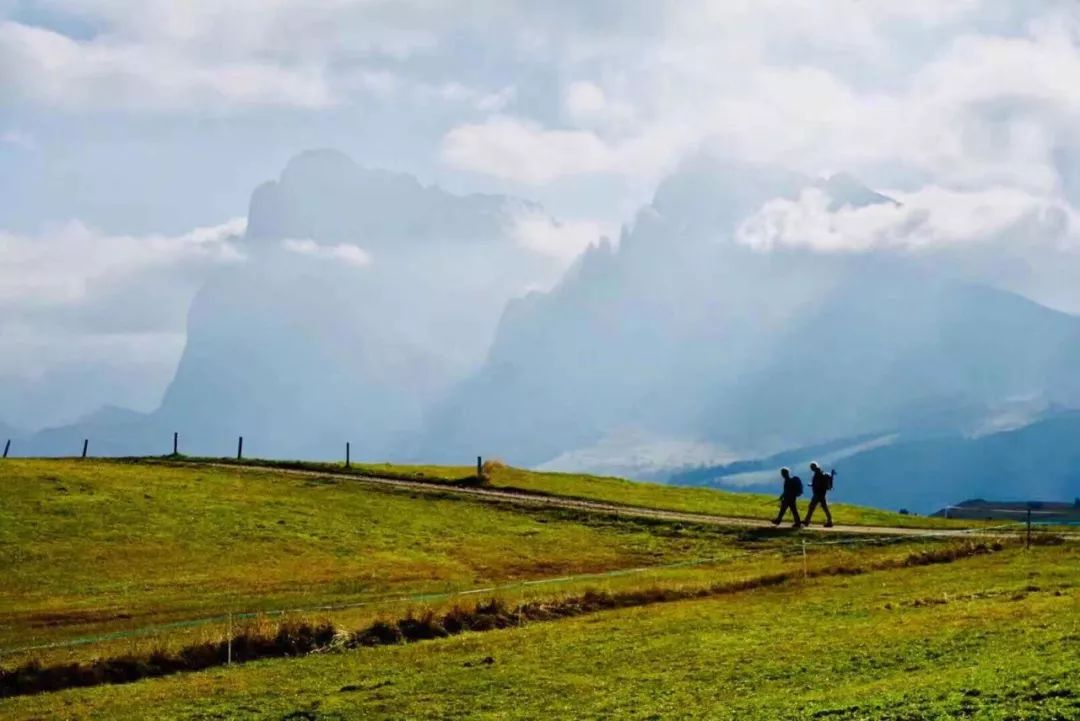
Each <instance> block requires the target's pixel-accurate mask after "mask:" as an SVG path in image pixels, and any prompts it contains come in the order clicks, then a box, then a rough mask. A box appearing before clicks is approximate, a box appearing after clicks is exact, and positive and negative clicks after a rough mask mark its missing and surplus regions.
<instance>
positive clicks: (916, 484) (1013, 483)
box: [668, 411, 1080, 513]
mask: <svg viewBox="0 0 1080 721" xmlns="http://www.w3.org/2000/svg"><path fill="white" fill-rule="evenodd" d="M1077 437H1080V413H1077V412H1075V411H1072V412H1063V413H1059V414H1055V415H1052V416H1051V417H1049V418H1045V419H1043V420H1039V421H1036V422H1035V423H1032V424H1030V425H1027V426H1024V427H1022V428H1018V429H1014V430H1009V431H1005V432H1002V433H991V434H988V435H983V436H961V435H944V436H938V437H931V438H913V439H904V438H903V437H899V436H892V437H885V438H878V439H869V438H862V439H851V440H849V441H846V442H836V443H832V444H827V445H824V446H819V447H813V448H803V449H795V450H792V451H787V452H784V453H781V454H778V455H776V456H772V457H770V458H766V459H762V460H760V461H748V462H741V463H734V464H728V465H723V466H715V467H711V468H707V467H703V468H699V469H694V470H691V471H684V472H681V473H677V474H674V475H672V476H671V477H670V478H669V479H668V480H669V482H671V483H673V484H676V485H694V486H708V487H713V488H728V489H740V490H755V491H765V492H769V491H772V490H774V489H775V488H776V487H777V486H778V480H777V479H778V476H777V469H778V468H780V467H781V466H789V467H791V468H793V469H795V472H796V473H801V474H803V476H804V478H805V477H806V476H807V475H808V473H809V471H807V470H806V467H807V465H808V464H809V463H810V461H811V460H815V459H816V460H818V461H819V462H820V463H822V464H823V465H825V466H826V467H829V466H835V467H837V468H838V469H839V473H838V475H837V480H836V487H835V489H834V497H835V498H836V499H837V500H842V501H844V502H846V503H860V504H868V505H875V506H880V507H884V508H892V509H900V508H908V509H911V510H915V511H918V512H921V513H928V512H931V511H934V510H936V509H939V508H942V507H944V506H947V505H949V504H951V503H955V502H957V501H959V500H960V499H962V498H971V497H976V496H982V495H987V493H989V492H992V493H993V494H994V497H995V498H996V499H998V500H1001V501H1027V500H1060V499H1069V498H1074V497H1075V496H1076V494H1077V493H1078V492H1080V445H1078V444H1077V443H1076V442H1075V441H1076V438H1077Z"/></svg>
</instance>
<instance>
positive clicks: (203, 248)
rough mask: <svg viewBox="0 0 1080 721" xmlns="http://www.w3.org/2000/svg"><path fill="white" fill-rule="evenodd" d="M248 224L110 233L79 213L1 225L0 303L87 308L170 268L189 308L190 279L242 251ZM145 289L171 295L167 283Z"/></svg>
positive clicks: (21, 307)
mask: <svg viewBox="0 0 1080 721" xmlns="http://www.w3.org/2000/svg"><path fill="white" fill-rule="evenodd" d="M245 225H246V221H245V220H244V219H243V218H234V219H232V220H229V221H227V222H225V223H223V224H221V225H217V226H211V227H205V228H196V229H195V230H192V231H191V232H189V233H185V234H183V235H179V236H163V235H147V236H127V235H106V234H104V233H101V232H99V231H97V230H94V229H93V228H89V227H87V226H86V225H84V224H83V223H81V222H79V221H70V222H67V223H64V224H61V225H57V226H53V227H51V228H47V229H46V230H45V231H43V232H42V233H41V234H40V235H38V236H26V235H18V234H14V233H8V232H4V231H0V258H3V261H4V262H3V263H2V264H0V308H2V309H3V310H4V312H5V314H6V316H7V317H8V318H9V319H10V318H14V317H17V316H18V315H19V313H20V312H28V311H31V310H40V309H51V310H54V311H58V312H64V309H65V308H67V309H73V308H75V309H80V312H82V311H84V310H85V309H86V308H88V307H92V306H93V305H94V304H95V303H96V302H98V301H100V300H102V299H103V298H112V297H115V291H116V289H118V288H132V286H133V285H134V286H135V287H137V286H138V285H139V283H140V282H141V281H143V280H151V281H153V283H158V282H160V281H161V280H162V278H163V276H166V277H171V278H172V281H173V282H172V284H171V285H173V286H175V287H173V288H172V291H173V292H174V293H175V295H178V296H180V297H174V298H170V304H179V305H180V306H182V308H183V309H184V310H185V311H186V307H187V301H188V300H190V294H191V293H192V292H193V288H192V286H193V285H195V284H197V283H198V282H199V279H200V278H201V276H202V274H204V273H205V272H206V271H207V269H209V268H212V267H215V266H218V265H221V264H227V263H235V262H240V261H242V260H243V259H244V255H243V253H242V252H241V251H240V250H239V248H238V247H237V245H236V244H235V243H234V241H235V240H236V239H237V238H238V237H239V236H240V235H241V234H243V232H244V228H245ZM143 289H144V290H146V291H147V292H152V294H153V297H156V298H161V297H162V296H163V295H169V289H166V288H156V289H151V288H145V287H144V288H143ZM125 303H133V304H135V305H134V306H133V309H134V308H137V307H138V306H139V305H140V299H139V298H138V297H128V298H126V299H125ZM171 310H173V311H175V308H171ZM170 315H171V314H170Z"/></svg>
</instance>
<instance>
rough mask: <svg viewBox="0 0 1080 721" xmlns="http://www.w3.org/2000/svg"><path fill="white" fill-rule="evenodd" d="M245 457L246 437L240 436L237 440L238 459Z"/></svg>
mask: <svg viewBox="0 0 1080 721" xmlns="http://www.w3.org/2000/svg"><path fill="white" fill-rule="evenodd" d="M243 457H244V437H243V436H240V440H238V441H237V442H236V460H238V461H239V460H240V459H241V458H243Z"/></svg>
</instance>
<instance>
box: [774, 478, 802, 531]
mask: <svg viewBox="0 0 1080 721" xmlns="http://www.w3.org/2000/svg"><path fill="white" fill-rule="evenodd" d="M780 477H781V478H783V479H784V490H783V492H782V493H781V494H780V513H778V514H777V515H776V518H774V519H773V522H772V524H773V525H774V526H779V525H780V521H781V520H783V518H784V511H786V510H787V509H789V508H790V509H791V515H792V517H794V519H795V523H794V524H793V525H792V528H798V527H799V526H801V525H802V521H801V520H800V519H799V507H798V506H797V505H796V504H795V499H796V498H798V497H799V496H801V495H802V491H803V487H802V479H801V478H799V477H798V476H793V475H791V471H789V470H788V469H787V468H781V469H780Z"/></svg>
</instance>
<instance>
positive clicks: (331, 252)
mask: <svg viewBox="0 0 1080 721" xmlns="http://www.w3.org/2000/svg"><path fill="white" fill-rule="evenodd" d="M281 246H282V247H283V248H284V249H285V250H287V251H289V252H290V253H297V254H299V255H306V256H309V257H312V258H319V259H321V260H329V261H334V262H339V263H344V264H345V265H351V266H353V267H356V268H364V267H366V266H368V265H369V264H370V263H371V255H370V254H368V252H367V251H365V250H364V249H363V248H361V247H360V246H357V245H352V244H351V243H337V244H336V245H320V244H318V243H316V242H315V241H314V240H295V239H287V240H283V241H281Z"/></svg>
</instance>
